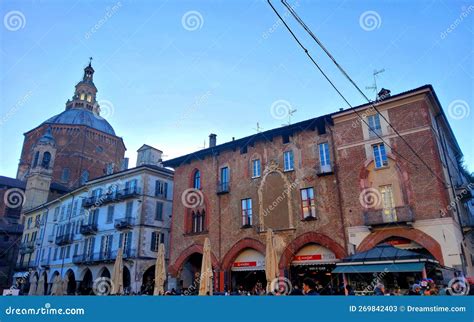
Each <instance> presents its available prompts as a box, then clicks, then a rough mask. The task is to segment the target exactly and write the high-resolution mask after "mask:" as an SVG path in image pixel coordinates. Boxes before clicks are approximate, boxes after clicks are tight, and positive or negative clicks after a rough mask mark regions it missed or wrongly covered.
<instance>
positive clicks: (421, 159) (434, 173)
mask: <svg viewBox="0 0 474 322" xmlns="http://www.w3.org/2000/svg"><path fill="white" fill-rule="evenodd" d="M281 2H282V3H283V5H284V6H285V7H286V8H287V9H288V11H289V12H290V13H291V15H292V16H293V17H294V18H295V20H296V21H297V22H298V23H299V24H300V25H301V26H302V27H303V29H304V30H306V32H307V33H308V34H309V35H310V36H311V38H313V40H314V41H315V42H316V43H317V44H318V45H319V47H321V49H322V50H323V51H324V52H325V53H326V55H327V56H328V57H329V58H330V59H331V61H332V62H333V63H334V64H335V65H336V67H337V68H338V69H339V71H340V72H341V73H342V74H343V75H344V76H345V77H346V78H347V79H348V80H349V82H350V83H351V84H352V85H353V86H354V87H355V88H356V89H357V91H358V92H359V93H360V94H361V95H362V96H363V97H364V99H365V100H367V102H368V103H369V104H370V105H371V107H373V108H374V110H375V111H376V112H377V113H378V114H379V115H380V116H381V117H382V118H383V119H384V121H385V122H386V123H387V124H388V125H389V126H390V127H391V128H392V130H393V131H394V132H395V134H396V135H397V136H398V137H400V139H402V141H403V142H404V143H405V144H406V146H407V147H408V148H409V149H410V150H411V151H412V152H413V154H414V155H415V156H416V157H417V158H418V159H419V160H420V161H421V162H422V163H423V165H424V166H425V167H426V168H427V169H428V170H429V171H430V172H431V173H432V174H433V175H434V176H435V177H436V178H437V179H438V180H440V181H441V182H443V183H445V182H444V180H443V179H442V178H440V177H439V176H438V174H437V173H436V172H435V171H434V170H433V169H431V167H430V166H429V165H428V164H427V163H426V161H425V160H424V159H423V158H422V157H421V156H420V155H419V154H418V152H416V151H415V149H414V148H413V147H412V146H411V144H410V143H408V141H407V140H406V139H405V138H404V137H403V136H401V134H400V132H398V130H397V129H396V128H395V127H394V126H393V125H392V124H391V123H390V122H389V121H388V120H387V118H386V117H385V116H384V115H383V114H382V113H380V111H379V110H378V108H377V106H376V105H375V104H374V102H372V101H371V100H370V99H369V98H368V97H367V95H365V93H364V92H363V91H362V90H361V89H360V87H359V86H358V85H357V84H356V83H355V81H354V80H353V79H352V78H351V77H350V76H349V75H348V74H347V72H346V71H345V70H344V68H342V66H341V65H340V64H339V63H338V62H337V61H336V59H335V58H334V57H333V56H332V55H331V53H330V52H329V50H327V49H326V47H325V46H324V45H323V43H322V42H321V41H320V40H319V39H318V37H316V35H315V34H314V33H313V32H312V31H311V29H310V28H309V27H308V26H307V25H306V24H305V23H304V21H303V20H302V19H301V18H300V17H299V16H298V14H297V13H296V11H295V10H294V9H293V7H292V6H290V5H289V4H288V3H287V1H286V0H281ZM268 3H269V4H270V6H271V7H272V9H273V10H274V11H276V10H275V8H274V7H273V5H272V4H271V2H270V0H268ZM277 14H278V13H277ZM278 16H279V18H280V19H281V20H282V18H281V16H280V15H279V14H278ZM285 25H286V23H285ZM287 29H288V28H287ZM290 32H291V31H290ZM291 33H292V32H291ZM292 34H293V33H292ZM369 128H371V127H370V126H369ZM373 132H375V131H373ZM392 151H393V150H392Z"/></svg>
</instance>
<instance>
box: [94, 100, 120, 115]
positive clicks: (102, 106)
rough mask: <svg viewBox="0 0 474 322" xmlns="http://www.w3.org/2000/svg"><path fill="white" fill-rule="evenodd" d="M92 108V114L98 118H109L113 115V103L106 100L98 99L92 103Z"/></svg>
mask: <svg viewBox="0 0 474 322" xmlns="http://www.w3.org/2000/svg"><path fill="white" fill-rule="evenodd" d="M94 110H95V111H96V113H94V115H95V116H96V117H97V118H99V119H105V118H110V117H111V116H112V115H114V111H115V109H114V104H112V102H111V101H108V100H100V101H98V102H97V103H95V104H94Z"/></svg>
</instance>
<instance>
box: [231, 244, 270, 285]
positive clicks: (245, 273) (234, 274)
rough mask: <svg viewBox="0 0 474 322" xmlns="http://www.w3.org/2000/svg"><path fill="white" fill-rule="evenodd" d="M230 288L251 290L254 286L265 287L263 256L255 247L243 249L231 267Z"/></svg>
mask: <svg viewBox="0 0 474 322" xmlns="http://www.w3.org/2000/svg"><path fill="white" fill-rule="evenodd" d="M230 275H231V290H232V292H237V291H239V290H244V291H247V292H252V291H253V290H254V289H255V287H256V286H257V287H259V288H260V287H262V288H263V289H265V287H266V277H265V256H264V255H263V254H262V253H260V252H258V251H256V250H255V249H251V248H248V249H245V250H243V251H242V252H241V253H240V254H239V255H238V256H237V258H236V259H235V261H234V263H233V264H232V268H231V274H230Z"/></svg>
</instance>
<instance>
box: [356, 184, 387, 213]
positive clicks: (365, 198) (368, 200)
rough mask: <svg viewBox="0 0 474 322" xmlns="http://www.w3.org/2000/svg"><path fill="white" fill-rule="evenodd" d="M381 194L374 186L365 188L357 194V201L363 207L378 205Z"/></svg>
mask: <svg viewBox="0 0 474 322" xmlns="http://www.w3.org/2000/svg"><path fill="white" fill-rule="evenodd" d="M381 201H382V195H381V194H380V191H378V189H375V188H367V189H364V190H362V192H361V193H360V194H359V202H360V204H361V205H362V207H364V208H375V207H378V206H380V203H381Z"/></svg>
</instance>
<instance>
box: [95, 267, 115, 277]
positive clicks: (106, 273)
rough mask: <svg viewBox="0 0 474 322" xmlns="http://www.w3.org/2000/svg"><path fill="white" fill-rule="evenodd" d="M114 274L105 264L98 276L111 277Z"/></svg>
mask: <svg viewBox="0 0 474 322" xmlns="http://www.w3.org/2000/svg"><path fill="white" fill-rule="evenodd" d="M111 276H112V274H111V273H110V270H109V269H108V268H107V267H106V266H104V267H102V268H101V269H100V270H99V272H98V273H97V277H108V278H110V277H111Z"/></svg>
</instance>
